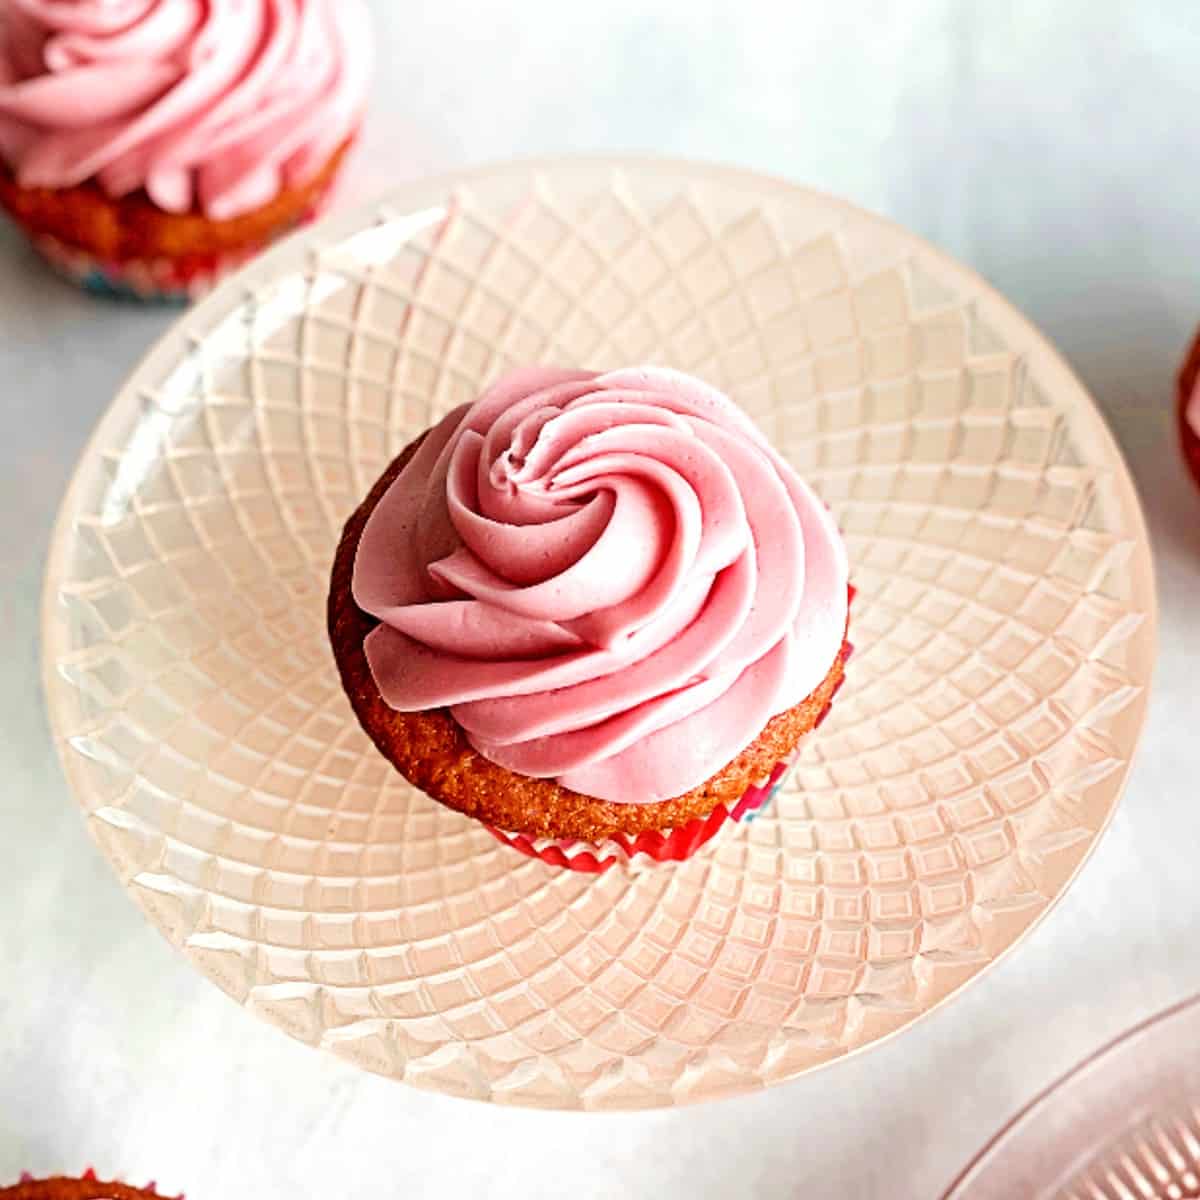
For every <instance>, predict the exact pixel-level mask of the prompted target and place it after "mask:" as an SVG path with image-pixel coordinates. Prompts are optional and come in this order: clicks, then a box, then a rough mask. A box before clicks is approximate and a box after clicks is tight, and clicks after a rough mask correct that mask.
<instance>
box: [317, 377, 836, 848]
mask: <svg viewBox="0 0 1200 1200" xmlns="http://www.w3.org/2000/svg"><path fill="white" fill-rule="evenodd" d="M848 607H849V585H848V567H847V560H846V552H845V548H844V546H843V543H842V540H841V537H840V535H839V533H838V530H837V528H836V526H835V524H834V522H833V519H832V517H831V516H830V514H829V512H828V511H827V509H826V508H825V507H824V505H823V504H822V503H821V502H820V501H819V500H818V499H817V498H816V496H815V495H814V494H813V493H812V492H811V491H810V490H809V489H808V487H807V486H806V485H805V484H804V483H803V482H802V481H801V480H800V479H799V478H798V477H797V476H796V474H795V472H794V471H793V470H792V469H791V467H789V466H788V465H787V463H786V462H784V460H783V459H782V458H781V457H780V456H779V455H778V454H777V453H776V452H775V451H774V450H773V449H771V447H770V446H769V445H768V443H767V441H766V439H765V438H764V437H763V435H762V434H761V433H760V432H759V430H758V429H757V428H756V427H755V425H754V424H753V423H752V422H751V420H750V419H749V417H747V416H746V415H745V414H744V413H743V412H742V411H741V410H740V409H739V408H738V407H737V406H736V405H735V404H734V403H733V402H732V401H731V400H729V399H728V398H727V397H725V396H724V395H722V394H721V393H720V392H718V391H716V390H715V389H713V388H711V387H709V386H708V385H707V384H704V383H701V382H700V381H699V380H697V379H693V378H691V377H689V376H686V375H683V374H680V373H678V372H676V371H670V370H665V369H662V368H654V367H645V368H635V369H627V370H620V371H613V372H609V373H607V374H599V375H598V374H593V373H591V372H586V371H576V370H559V369H551V368H546V367H534V368H528V369H523V370H517V371H514V372H512V373H510V374H508V375H506V376H505V377H504V378H503V379H501V380H500V381H499V382H498V383H497V384H495V386H493V387H492V388H490V389H489V390H488V391H487V392H485V393H484V395H483V396H482V397H481V398H480V399H479V400H477V401H476V402H475V403H473V404H469V405H464V406H462V407H460V408H458V409H455V410H454V411H453V412H451V413H450V414H449V415H448V416H446V417H445V418H444V419H443V420H442V421H441V422H439V423H438V424H437V425H435V426H434V427H433V428H432V429H430V430H428V431H427V432H426V433H424V434H423V435H422V436H421V437H420V438H418V439H417V440H416V441H415V442H413V443H412V444H411V445H410V446H408V447H407V448H406V449H405V450H404V451H403V452H402V453H401V454H400V455H399V457H398V458H396V460H395V461H394V462H393V463H392V464H391V465H390V466H389V467H388V468H387V470H386V471H385V472H384V473H383V475H382V476H381V477H380V479H379V480H378V482H377V483H376V484H375V486H374V487H373V488H372V489H371V491H370V493H369V495H368V496H367V497H366V499H365V500H364V501H363V503H362V505H361V506H360V507H359V508H358V510H357V511H356V512H355V513H354V515H353V516H352V517H351V518H350V520H349V522H348V523H347V525H346V527H345V530H344V532H343V535H342V539H341V542H340V545H339V546H338V550H337V554H336V558H335V561H334V565H333V574H332V584H331V591H330V597H329V630H330V636H331V639H332V643H333V649H334V655H335V658H336V660H337V664H338V669H339V671H340V674H341V678H342V683H343V686H344V687H345V690H346V692H347V695H348V696H349V698H350V702H351V705H352V706H353V708H354V711H355V713H356V714H357V716H358V719H359V721H360V722H361V724H362V726H363V728H364V729H365V730H366V732H367V733H368V734H369V735H370V737H371V739H372V741H373V742H374V743H375V745H376V746H377V747H378V749H379V750H380V751H381V753H382V754H383V755H384V756H385V757H386V758H388V759H389V760H390V761H391V763H392V764H393V765H394V766H395V767H396V768H397V769H398V770H399V771H400V772H401V774H403V775H404V776H405V777H406V778H407V779H408V780H410V781H411V782H412V783H413V784H414V785H415V786H417V787H419V788H421V789H422V790H424V791H425V792H427V793H428V794H429V795H430V796H432V797H433V798H434V799H435V800H438V801H440V802H441V803H442V804H445V805H448V806H449V807H451V808H454V809H457V810H458V811H459V812H462V813H465V814H466V815H467V816H470V817H473V818H475V819H476V820H479V821H481V822H483V823H484V824H485V825H487V826H488V827H489V829H491V830H492V831H493V832H494V833H495V834H496V835H497V836H498V837H500V838H501V839H502V840H504V841H506V842H508V843H509V844H511V845H513V846H514V847H515V848H517V849H520V850H522V851H524V852H525V853H528V854H536V855H537V856H538V857H540V858H543V859H544V860H545V861H547V862H552V863H554V864H556V865H558V866H571V867H575V868H576V869H581V870H592V871H596V870H602V869H605V868H606V867H608V866H611V865H612V864H613V863H614V862H618V861H623V860H630V859H633V858H634V857H636V856H638V855H642V854H644V855H646V856H648V857H649V858H656V859H680V858H686V857H687V856H688V855H689V854H691V853H693V852H694V851H695V850H696V848H697V847H698V846H700V845H702V844H703V842H705V841H707V840H708V838H709V837H711V836H713V834H714V833H716V832H717V830H718V829H719V828H720V827H721V826H722V825H723V824H725V823H726V822H727V821H728V820H729V819H730V818H734V819H740V818H741V817H743V816H745V815H747V814H748V813H749V812H751V811H753V810H754V809H755V808H757V807H759V806H760V805H761V804H763V803H764V802H765V801H766V799H767V798H768V796H769V794H770V790H771V788H772V787H773V786H774V785H776V784H777V783H778V781H779V779H780V777H781V775H782V773H783V770H784V768H785V766H786V764H787V763H788V761H789V760H790V758H791V756H792V755H793V754H794V753H795V751H796V748H797V745H798V743H799V742H800V739H801V738H802V737H803V736H804V735H805V734H806V733H808V732H809V731H810V730H812V729H813V728H814V727H815V726H816V725H817V723H818V722H819V721H820V719H821V717H822V716H823V714H824V713H825V711H826V709H827V708H828V705H829V703H830V700H831V699H832V697H833V694H834V692H835V690H836V689H837V687H838V685H839V684H840V683H841V680H842V675H843V668H844V664H845V661H846V656H847V654H848V652H849V646H848V645H847V643H846V641H845V635H846V628H847V615H848Z"/></svg>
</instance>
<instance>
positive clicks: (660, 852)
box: [485, 585, 855, 875]
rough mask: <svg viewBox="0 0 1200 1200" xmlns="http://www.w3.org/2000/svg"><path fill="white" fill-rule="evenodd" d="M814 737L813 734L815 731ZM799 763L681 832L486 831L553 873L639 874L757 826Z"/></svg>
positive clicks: (783, 765) (847, 646)
mask: <svg viewBox="0 0 1200 1200" xmlns="http://www.w3.org/2000/svg"><path fill="white" fill-rule="evenodd" d="M854 595H855V589H854V587H853V585H852V586H851V588H850V602H851V603H853V602H854ZM843 650H844V651H845V656H846V658H847V659H849V658H850V656H851V655H852V654H853V653H854V646H853V644H852V643H851V642H850V641H848V640H847V641H846V642H844V643H843ZM845 681H846V680H845V676H844V675H843V676H842V678H841V679H840V680H838V683H837V686H836V687H835V688H834V689H833V693H832V694H831V696H830V698H829V703H828V704H826V705H825V707H824V708H823V709H822V710H821V714H820V716H818V717H817V719H816V721H815V722H814V723H813V729H814V730H815V729H818V728H820V726H821V724H822V722H823V721H824V720H825V718H826V717H827V716H828V715H829V710H830V707H831V706H832V703H833V698H834V697H835V696H836V695H837V694H838V691H839V690H840V689H841V687H842V684H843V683H845ZM810 732H811V731H810ZM794 760H795V755H792V756H791V757H790V758H788V759H785V760H784V761H782V762H779V763H776V764H775V767H774V769H773V770H772V771H771V774H770V776H769V777H768V778H767V779H765V780H763V781H762V782H761V783H759V784H755V785H754V786H752V787H750V788H747V789H746V791H745V792H744V793H743V794H742V797H741V799H740V800H739V801H738V802H737V803H736V804H735V805H734V806H733V808H732V809H730V808H729V807H728V806H727V805H724V804H719V805H717V807H716V808H714V809H713V811H712V812H711V813H709V814H708V816H707V817H697V818H696V819H695V820H694V821H689V822H688V823H687V824H686V825H681V826H680V827H679V828H678V829H663V830H656V831H654V832H650V833H639V834H636V835H634V836H633V837H629V836H628V835H626V834H617V835H616V836H615V837H612V838H608V839H606V840H605V841H603V842H581V841H577V840H575V839H574V838H534V837H530V836H529V835H528V834H524V833H508V832H506V831H505V830H503V829H497V828H496V827H495V826H494V825H485V828H486V829H487V831H488V832H489V833H490V834H491V835H492V836H493V837H494V838H495V839H496V840H497V841H499V842H503V843H504V845H506V846H511V847H512V848H513V849H514V850H517V851H519V852H520V853H521V854H524V855H526V856H527V857H528V858H537V859H540V860H541V861H542V862H544V863H548V864H549V865H550V866H552V867H563V868H565V869H566V870H568V871H584V872H587V873H588V874H590V875H600V874H603V872H605V871H607V870H608V869H609V868H610V867H612V866H615V865H617V864H618V863H619V864H621V865H622V866H625V867H627V868H636V867H637V866H639V865H642V864H643V863H650V862H656V863H664V862H683V861H684V860H685V859H688V858H691V856H692V855H693V854H695V853H696V851H697V850H699V849H700V847H701V846H703V845H704V844H705V843H706V842H708V841H710V840H711V839H712V838H714V837H715V836H716V835H717V833H718V832H720V830H721V827H722V826H723V825H724V824H725V823H726V822H727V821H733V822H737V821H753V820H754V818H755V817H756V816H758V814H759V813H760V812H761V811H762V810H763V808H764V807H765V806H766V805H767V803H768V802H769V801H770V800H771V798H772V797H773V796H774V795H775V793H776V792H777V791H778V790H779V785H780V784H781V783H782V782H783V777H784V775H785V774H786V773H787V770H788V768H789V767H790V766H791V765H792V763H793V761H794Z"/></svg>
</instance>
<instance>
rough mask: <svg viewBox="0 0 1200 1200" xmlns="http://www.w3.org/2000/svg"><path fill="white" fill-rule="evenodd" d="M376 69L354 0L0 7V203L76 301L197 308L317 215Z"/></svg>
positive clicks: (64, 0) (78, 1) (68, 1)
mask: <svg viewBox="0 0 1200 1200" xmlns="http://www.w3.org/2000/svg"><path fill="white" fill-rule="evenodd" d="M370 59H371V42H370V34H369V28H368V25H367V19H366V13H365V10H364V8H363V5H362V3H361V0H0V204H2V205H3V206H4V208H5V209H7V211H8V212H9V214H10V215H11V216H12V218H13V219H14V220H15V221H16V223H17V224H18V225H19V226H20V227H21V228H22V229H24V230H25V232H26V233H27V234H28V235H29V237H30V238H31V239H32V241H33V244H34V245H35V246H36V247H37V248H38V249H39V250H40V251H41V252H42V253H43V254H44V255H45V257H46V258H47V259H49V261H50V262H51V263H52V264H53V265H55V266H56V267H58V268H59V269H60V270H62V271H64V272H65V273H67V274H68V275H70V276H71V277H72V278H74V279H75V280H77V281H78V282H80V283H81V284H83V285H84V286H85V287H87V288H90V289H92V290H95V291H101V292H107V293H118V294H122V295H133V296H137V297H140V298H165V299H186V298H188V297H189V296H194V295H196V294H198V293H200V292H202V291H204V290H206V289H207V288H209V287H211V286H212V284H213V283H214V282H215V281H216V280H217V278H218V277H219V276H220V275H221V274H223V273H224V272H225V271H227V270H229V269H231V268H232V267H235V266H237V265H239V264H241V263H242V262H244V261H245V260H246V259H248V258H249V257H251V256H252V255H254V254H255V253H257V252H258V251H260V250H262V249H263V248H264V247H265V246H266V245H268V244H269V243H270V242H271V241H273V240H274V239H275V238H277V237H279V236H280V234H282V233H285V232H286V231H287V230H289V229H291V228H293V227H294V226H296V225H298V224H300V223H302V222H304V221H306V220H309V219H310V218H311V217H312V216H313V215H314V214H315V213H316V212H317V211H318V210H319V209H320V206H321V204H322V201H323V200H324V199H325V197H326V195H327V194H328V192H329V189H330V186H331V185H332V183H333V181H334V177H335V176H336V174H337V172H338V168H339V166H340V165H341V163H342V161H343V159H344V157H345V155H346V152H347V149H348V148H349V146H350V144H351V142H352V141H353V139H354V136H355V134H356V132H357V130H358V127H359V124H360V121H361V118H362V113H363V107H364V104H365V99H366V88H367V81H368V77H369V74H370Z"/></svg>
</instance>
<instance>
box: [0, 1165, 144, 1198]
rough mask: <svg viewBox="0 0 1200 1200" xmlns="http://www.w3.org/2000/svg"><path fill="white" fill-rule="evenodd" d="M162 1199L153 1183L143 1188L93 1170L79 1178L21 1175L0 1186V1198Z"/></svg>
mask: <svg viewBox="0 0 1200 1200" xmlns="http://www.w3.org/2000/svg"><path fill="white" fill-rule="evenodd" d="M146 1197H153V1198H154V1200H161V1197H160V1196H159V1194H158V1192H156V1191H155V1190H154V1184H149V1185H148V1186H147V1187H144V1188H135V1187H130V1186H129V1185H128V1184H125V1183H118V1182H115V1181H105V1180H102V1179H97V1178H96V1175H95V1172H94V1171H85V1172H84V1174H83V1176H82V1178H79V1179H74V1178H68V1177H66V1176H61V1175H56V1176H54V1178H52V1179H34V1178H33V1177H32V1176H31V1175H23V1176H21V1181H20V1183H16V1184H13V1185H12V1186H11V1187H0V1200H145V1198H146Z"/></svg>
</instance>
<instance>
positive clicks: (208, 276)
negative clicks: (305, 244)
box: [32, 189, 331, 304]
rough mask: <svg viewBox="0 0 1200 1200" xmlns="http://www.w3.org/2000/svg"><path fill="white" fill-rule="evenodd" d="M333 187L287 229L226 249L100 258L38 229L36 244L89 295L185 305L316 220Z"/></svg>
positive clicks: (35, 238) (58, 268) (57, 267)
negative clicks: (169, 255)
mask: <svg viewBox="0 0 1200 1200" xmlns="http://www.w3.org/2000/svg"><path fill="white" fill-rule="evenodd" d="M330 195H331V189H330V190H327V191H325V192H324V193H323V194H322V195H321V196H319V197H317V199H316V201H315V202H314V204H313V205H312V206H311V207H310V208H309V209H308V210H307V211H306V212H305V213H304V214H303V215H302V216H301V217H300V218H299V220H297V221H295V222H293V223H292V224H290V225H289V226H288V227H287V228H285V229H280V230H279V231H278V232H277V233H276V234H275V235H273V236H272V237H271V238H269V239H267V240H266V241H263V242H257V243H254V244H252V245H248V246H243V247H239V248H238V249H237V250H235V251H231V252H228V253H225V254H201V255H189V256H187V257H185V258H182V259H178V260H176V259H170V258H156V259H144V258H134V259H123V260H117V259H99V258H96V257H95V256H93V255H92V254H89V253H88V252H87V251H86V250H81V249H79V248H78V247H76V246H69V245H67V243H65V242H62V241H59V240H58V239H57V238H54V237H49V236H47V235H45V234H40V235H38V236H37V237H34V238H33V239H32V241H33V245H34V248H35V249H36V250H37V252H38V253H39V254H40V255H41V256H42V258H44V259H45V260H46V262H47V263H49V264H50V266H51V267H52V268H53V269H54V270H55V271H56V272H57V273H58V274H59V275H62V276H63V277H64V278H66V279H69V280H70V281H71V282H72V283H75V284H77V285H78V286H79V287H81V288H83V290H84V291H87V292H91V293H92V294H93V295H97V296H106V297H109V298H115V299H120V300H137V301H140V302H142V303H145V304H188V303H190V302H191V301H192V300H197V299H199V298H200V297H201V296H203V295H205V294H206V293H208V292H210V291H212V289H213V288H214V287H216V285H217V284H218V283H220V282H221V280H222V279H224V278H225V276H226V275H229V274H231V273H232V272H233V271H236V270H237V269H238V268H239V267H242V266H244V265H245V264H246V263H248V262H249V261H250V260H251V259H252V258H255V257H256V256H257V255H259V254H261V253H262V252H263V251H264V250H265V249H266V248H267V247H268V246H270V245H272V244H273V243H274V242H276V241H277V240H278V239H279V238H280V237H283V236H285V235H286V234H288V233H290V232H291V231H292V230H293V229H296V228H299V227H300V226H302V225H307V224H308V223H310V222H311V221H314V220H316V219H317V218H318V217H319V216H321V214H322V213H323V212H324V211H325V209H326V208H327V207H328V204H329V199H330Z"/></svg>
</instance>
